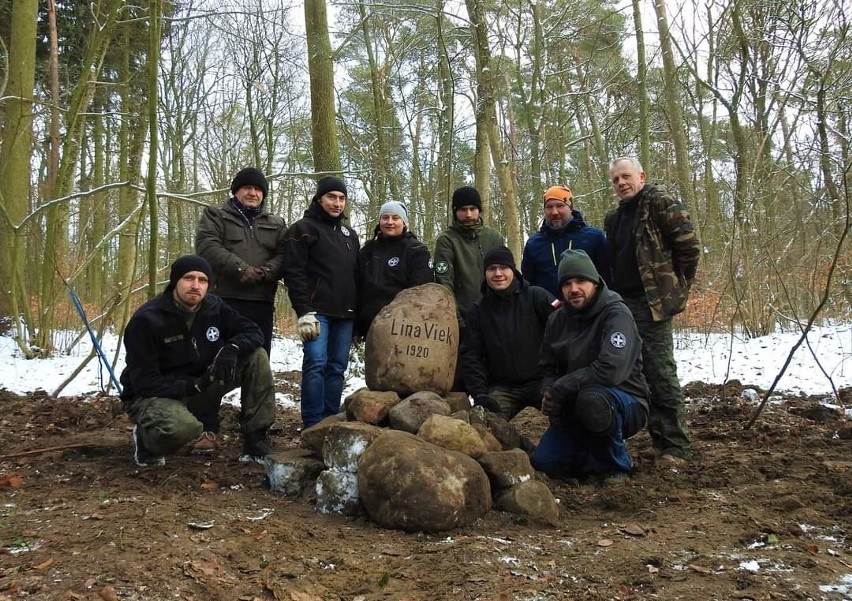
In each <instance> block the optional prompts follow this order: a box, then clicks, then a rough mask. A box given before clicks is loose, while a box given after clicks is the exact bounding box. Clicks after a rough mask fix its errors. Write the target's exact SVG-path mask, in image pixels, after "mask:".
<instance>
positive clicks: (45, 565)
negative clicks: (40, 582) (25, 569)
mask: <svg viewBox="0 0 852 601" xmlns="http://www.w3.org/2000/svg"><path fill="white" fill-rule="evenodd" d="M54 561H55V560H54V559H53V558H52V557H51V558H50V559H48V560H47V561H43V562H41V563H40V564H38V565H37V566H33V569H34V570H39V571H44V570H46V569H47V568H49V567H50V566H52V565H53V562H54Z"/></svg>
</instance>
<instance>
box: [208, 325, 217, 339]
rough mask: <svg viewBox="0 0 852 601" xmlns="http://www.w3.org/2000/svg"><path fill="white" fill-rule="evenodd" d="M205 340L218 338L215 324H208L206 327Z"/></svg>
mask: <svg viewBox="0 0 852 601" xmlns="http://www.w3.org/2000/svg"><path fill="white" fill-rule="evenodd" d="M207 340H209V341H210V342H216V341H217V340H219V328H217V327H216V326H210V327H209V328H207Z"/></svg>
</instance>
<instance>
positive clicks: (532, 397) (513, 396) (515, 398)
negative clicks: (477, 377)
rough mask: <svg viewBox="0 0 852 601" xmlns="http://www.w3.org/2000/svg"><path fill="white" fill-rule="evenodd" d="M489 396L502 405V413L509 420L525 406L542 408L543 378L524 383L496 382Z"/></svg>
mask: <svg viewBox="0 0 852 601" xmlns="http://www.w3.org/2000/svg"><path fill="white" fill-rule="evenodd" d="M488 396H490V397H491V398H492V399H494V400H495V401H496V402H497V404H498V405H500V413H501V414H502V415H503V417H505V418H506V419H507V420H508V419H512V418H513V417H515V416H516V415H517V414H518V412H519V411H520V410H521V409H523V408H524V407H535V408H536V409H541V380H534V381H532V382H526V383H524V384H494V385H493V386H491V387H490V388H489V389H488Z"/></svg>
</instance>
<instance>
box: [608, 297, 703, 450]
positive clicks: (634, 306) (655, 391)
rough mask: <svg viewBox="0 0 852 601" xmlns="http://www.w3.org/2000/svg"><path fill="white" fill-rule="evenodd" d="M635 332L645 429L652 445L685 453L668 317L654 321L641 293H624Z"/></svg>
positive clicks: (683, 420)
mask: <svg viewBox="0 0 852 601" xmlns="http://www.w3.org/2000/svg"><path fill="white" fill-rule="evenodd" d="M624 303H625V304H626V305H627V306H628V307H629V308H630V312H631V313H632V314H633V319H634V320H635V321H636V327H637V328H638V329H639V335H640V336H642V367H643V369H642V371H643V372H644V374H645V379H646V380H647V381H648V388H649V389H650V390H651V397H650V398H649V399H648V402H649V405H650V412H649V415H648V432H649V433H650V434H651V439H652V440H653V443H654V448H656V449H658V450H659V451H661V452H662V453H668V454H671V455H675V456H677V457H683V458H688V457H689V436H688V434H687V431H686V412H685V409H684V406H683V391H682V390H681V388H680V380H678V377H677V363H675V359H674V341H673V339H672V320H671V319H667V320H664V321H654V319H653V317H652V316H651V309H650V307H649V306H648V301H647V300H646V299H645V298H644V297H627V298H625V299H624Z"/></svg>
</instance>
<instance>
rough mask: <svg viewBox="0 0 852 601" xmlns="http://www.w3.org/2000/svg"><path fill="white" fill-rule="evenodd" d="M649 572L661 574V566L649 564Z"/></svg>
mask: <svg viewBox="0 0 852 601" xmlns="http://www.w3.org/2000/svg"><path fill="white" fill-rule="evenodd" d="M648 573H649V574H659V573H660V568H658V567H657V566H648Z"/></svg>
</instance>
